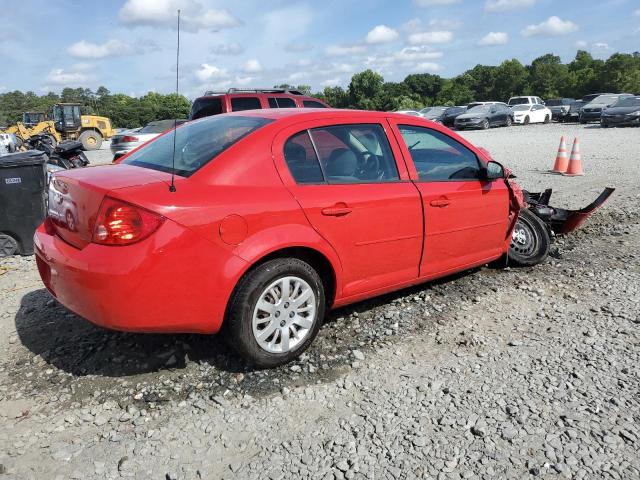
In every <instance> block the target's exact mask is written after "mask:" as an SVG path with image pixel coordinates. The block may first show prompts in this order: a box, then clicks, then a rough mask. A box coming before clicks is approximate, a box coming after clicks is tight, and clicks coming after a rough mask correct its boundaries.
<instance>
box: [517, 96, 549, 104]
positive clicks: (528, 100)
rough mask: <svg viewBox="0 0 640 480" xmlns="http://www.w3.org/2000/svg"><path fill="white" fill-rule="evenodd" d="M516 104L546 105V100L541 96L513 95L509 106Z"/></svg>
mask: <svg viewBox="0 0 640 480" xmlns="http://www.w3.org/2000/svg"><path fill="white" fill-rule="evenodd" d="M514 105H544V102H543V101H542V99H541V98H540V97H527V96H524V97H511V98H510V99H509V106H510V107H513V106H514Z"/></svg>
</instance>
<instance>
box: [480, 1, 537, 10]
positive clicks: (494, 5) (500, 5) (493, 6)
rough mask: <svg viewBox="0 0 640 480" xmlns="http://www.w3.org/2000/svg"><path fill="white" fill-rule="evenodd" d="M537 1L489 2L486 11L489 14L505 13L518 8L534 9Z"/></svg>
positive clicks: (486, 4)
mask: <svg viewBox="0 0 640 480" xmlns="http://www.w3.org/2000/svg"><path fill="white" fill-rule="evenodd" d="M535 4H536V0H487V1H486V3H485V4H484V9H485V10H486V11H487V12H504V11H506V10H514V9H516V8H525V7H532V6H533V5H535Z"/></svg>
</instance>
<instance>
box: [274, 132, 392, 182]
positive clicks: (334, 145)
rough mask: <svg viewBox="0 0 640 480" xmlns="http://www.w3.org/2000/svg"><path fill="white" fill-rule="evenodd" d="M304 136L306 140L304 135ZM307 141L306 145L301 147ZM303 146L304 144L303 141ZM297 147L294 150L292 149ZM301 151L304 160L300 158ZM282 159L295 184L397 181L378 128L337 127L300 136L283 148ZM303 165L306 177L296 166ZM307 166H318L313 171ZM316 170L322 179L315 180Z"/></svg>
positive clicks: (383, 133)
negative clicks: (283, 156) (303, 140)
mask: <svg viewBox="0 0 640 480" xmlns="http://www.w3.org/2000/svg"><path fill="white" fill-rule="evenodd" d="M305 133H306V136H303V134H305ZM302 138H308V139H309V140H310V145H311V147H312V149H309V144H308V143H304V144H303V143H302V142H301V139H302ZM305 142H306V140H305ZM294 144H295V145H297V146H293V145H294ZM300 147H303V148H304V150H305V157H303V156H302V155H303V151H302V148H300ZM285 159H286V161H287V165H288V166H289V169H290V170H291V174H292V175H293V177H294V178H295V179H296V182H298V183H318V182H327V183H330V184H344V183H379V182H392V181H397V180H399V175H398V169H397V167H396V163H395V159H394V157H393V154H392V152H391V147H390V146H389V142H388V140H387V136H386V134H385V132H384V130H383V129H382V127H381V126H380V125H369V124H366V125H360V124H359V125H337V126H331V127H323V128H315V129H312V130H309V131H308V132H302V133H299V134H297V135H295V136H293V137H291V139H289V141H287V144H286V145H285ZM303 160H304V161H305V162H307V163H305V165H307V166H306V169H305V172H306V173H305V174H304V175H302V173H301V172H302V169H301V168H299V166H298V165H299V164H301V163H303V162H302V161H303ZM310 164H314V165H317V166H318V168H317V169H316V168H315V167H313V171H314V172H315V173H313V175H312V174H311V172H312V168H311V167H310V166H309V165H310ZM318 169H319V170H320V175H321V177H318Z"/></svg>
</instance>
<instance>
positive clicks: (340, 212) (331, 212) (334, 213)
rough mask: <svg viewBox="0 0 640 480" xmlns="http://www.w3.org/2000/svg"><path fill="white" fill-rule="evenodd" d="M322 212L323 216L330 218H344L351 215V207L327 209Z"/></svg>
mask: <svg viewBox="0 0 640 480" xmlns="http://www.w3.org/2000/svg"><path fill="white" fill-rule="evenodd" d="M321 211H322V214H323V215H327V216H330V217H342V216H344V215H348V214H349V213H351V209H350V208H349V207H327V208H323V209H322V210H321Z"/></svg>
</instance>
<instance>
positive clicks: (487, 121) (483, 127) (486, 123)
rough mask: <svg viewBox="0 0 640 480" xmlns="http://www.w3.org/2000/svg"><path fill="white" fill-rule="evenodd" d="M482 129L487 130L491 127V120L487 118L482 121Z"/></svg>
mask: <svg viewBox="0 0 640 480" xmlns="http://www.w3.org/2000/svg"><path fill="white" fill-rule="evenodd" d="M481 126H482V129H483V130H487V129H488V128H489V120H487V119H486V118H485V119H484V120H483V121H482V125H481Z"/></svg>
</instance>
